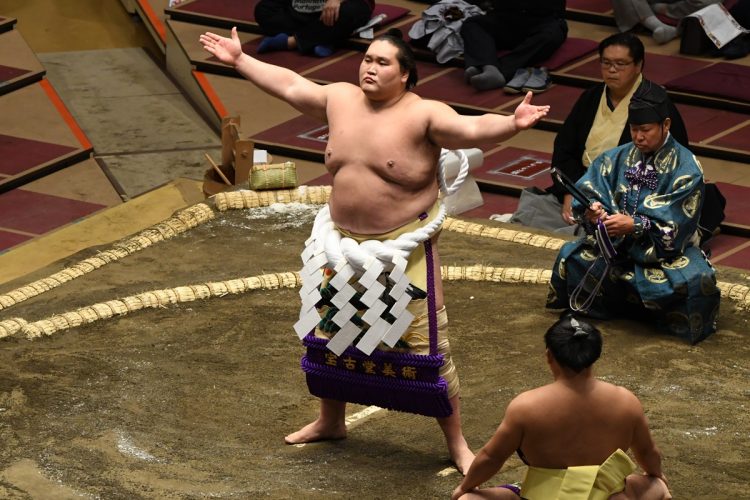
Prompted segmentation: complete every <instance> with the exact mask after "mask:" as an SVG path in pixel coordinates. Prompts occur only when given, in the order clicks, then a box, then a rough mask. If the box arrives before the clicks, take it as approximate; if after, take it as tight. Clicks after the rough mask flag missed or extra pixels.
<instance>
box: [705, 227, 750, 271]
mask: <svg viewBox="0 0 750 500" xmlns="http://www.w3.org/2000/svg"><path fill="white" fill-rule="evenodd" d="M748 241H750V240H748V239H747V238H743V237H741V236H735V235H733V234H723V233H719V234H717V235H716V236H714V237H713V238H711V239H710V240H708V241H707V242H706V244H705V246H706V248H708V249H709V250H710V251H711V262H713V263H714V264H717V263H719V262H721V261H722V260H723V259H721V258H720V257H721V256H722V255H723V254H726V253H727V252H731V251H732V250H734V249H735V248H737V247H738V246H740V245H744V244H746V243H747V242H748ZM746 266H750V260H748V261H747V264H746Z"/></svg>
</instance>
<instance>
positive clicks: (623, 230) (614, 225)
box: [604, 214, 635, 236]
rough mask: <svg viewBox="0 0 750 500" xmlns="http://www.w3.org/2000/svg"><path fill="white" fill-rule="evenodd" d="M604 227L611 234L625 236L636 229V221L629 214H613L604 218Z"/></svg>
mask: <svg viewBox="0 0 750 500" xmlns="http://www.w3.org/2000/svg"><path fill="white" fill-rule="evenodd" d="M604 227H606V228H607V233H608V234H609V235H610V236H625V235H627V234H630V233H632V232H633V230H634V229H635V221H634V220H633V218H632V217H631V216H629V215H625V214H612V215H608V216H607V218H606V219H604Z"/></svg>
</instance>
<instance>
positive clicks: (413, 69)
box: [373, 28, 419, 90]
mask: <svg viewBox="0 0 750 500" xmlns="http://www.w3.org/2000/svg"><path fill="white" fill-rule="evenodd" d="M378 40H384V41H386V42H388V43H390V44H392V45H395V46H396V48H397V49H398V53H397V54H396V59H397V60H398V65H399V67H400V68H401V71H403V72H408V73H409V77H408V78H407V79H406V90H411V89H413V88H414V86H415V85H416V84H417V81H418V80H419V76H418V75H417V61H416V58H415V57H414V51H413V50H412V49H411V47H410V46H409V44H408V43H406V41H405V40H404V35H403V33H401V30H400V29H398V28H391V29H389V30H388V31H386V32H385V33H384V34H382V35H380V36H378V37H377V38H375V40H373V42H376V41H378Z"/></svg>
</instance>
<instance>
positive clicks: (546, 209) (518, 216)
mask: <svg viewBox="0 0 750 500" xmlns="http://www.w3.org/2000/svg"><path fill="white" fill-rule="evenodd" d="M644 56H645V52H644V47H643V43H642V42H641V40H640V39H639V38H638V37H637V36H636V35H634V34H632V33H617V34H614V35H611V36H609V37H607V38H605V39H604V40H602V41H601V42H600V43H599V61H600V65H601V72H602V80H604V82H603V83H600V84H598V85H595V86H593V87H591V88H589V89H587V90H586V91H584V92H583V94H581V96H580V97H579V98H578V100H577V101H576V103H575V105H573V109H572V110H571V112H570V114H569V115H568V117H567V118H566V119H565V123H563V125H562V128H561V129H560V131H559V132H558V133H557V136H556V137H555V146H554V150H553V152H552V166H553V167H555V168H557V169H558V170H560V171H562V172H563V173H564V174H565V175H566V176H567V177H568V178H569V179H570V180H572V181H573V182H575V181H577V180H578V179H579V178H580V177H581V176H582V175H583V174H584V173H585V172H586V169H587V168H588V167H589V165H591V163H592V162H593V161H594V159H595V158H596V157H597V156H599V155H600V154H602V153H603V152H604V151H607V150H608V149H611V148H613V147H615V146H618V145H621V144H625V143H628V142H630V141H631V137H630V128H629V127H628V124H627V118H628V104H630V97H631V96H632V95H633V92H635V89H636V88H638V85H640V83H641V81H648V80H643V67H644V64H645V60H644ZM667 106H668V110H669V118H670V121H671V127H670V133H671V134H672V136H673V137H674V139H675V140H676V141H677V142H679V143H680V144H683V145H687V144H688V136H687V131H686V130H685V124H684V123H683V121H682V117H681V116H680V113H679V111H677V108H676V107H675V106H674V105H673V104H672V103H671V101H668V102H667ZM553 182H554V184H553V185H552V186H551V187H549V188H547V191H548V192H550V193H551V194H548V195H541V194H535V193H534V192H524V193H523V194H522V196H521V203H520V204H519V209H518V210H517V211H516V213H515V214H514V215H513V217H512V218H511V219H510V221H511V222H516V223H520V224H525V225H527V226H534V227H541V228H543V229H549V230H553V231H559V232H569V233H572V232H573V229H574V226H573V225H574V224H576V222H575V220H574V219H573V214H572V212H571V202H572V199H573V197H572V196H571V195H570V194H569V193H568V192H567V191H566V190H565V188H564V187H563V186H562V185H560V183H559V182H558V181H557V180H556V179H554V178H553ZM566 227H570V230H567V231H566V230H564V228H566Z"/></svg>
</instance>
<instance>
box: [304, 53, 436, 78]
mask: <svg viewBox="0 0 750 500" xmlns="http://www.w3.org/2000/svg"><path fill="white" fill-rule="evenodd" d="M361 63H362V53H361V52H354V53H352V54H349V55H348V56H344V57H342V58H341V59H339V60H338V61H336V62H334V63H332V64H328V65H326V66H323V67H321V68H317V69H314V70H312V71H310V72H308V73H303V74H304V76H305V77H307V78H310V79H311V80H315V81H317V82H322V83H330V82H349V83H352V84H354V85H359V65H360V64H361ZM445 69H446V68H445V66H440V65H439V64H435V63H430V62H426V61H417V75H419V79H420V81H421V80H424V79H425V78H427V77H429V76H431V75H434V74H435V73H437V72H440V71H445Z"/></svg>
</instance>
